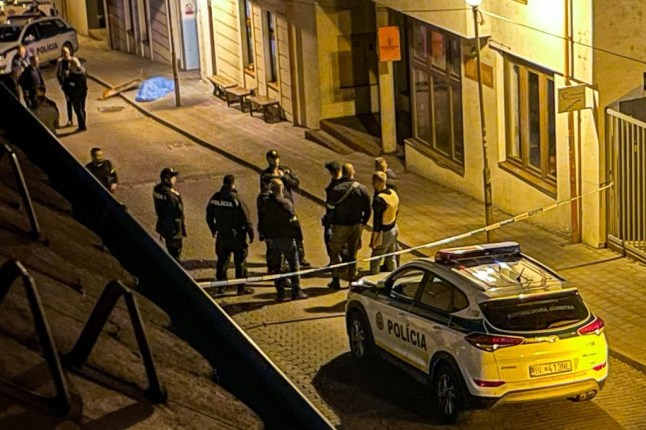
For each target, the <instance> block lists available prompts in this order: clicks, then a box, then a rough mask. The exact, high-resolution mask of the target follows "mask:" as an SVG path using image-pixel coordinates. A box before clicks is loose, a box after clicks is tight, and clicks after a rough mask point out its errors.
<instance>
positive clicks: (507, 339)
mask: <svg viewBox="0 0 646 430" xmlns="http://www.w3.org/2000/svg"><path fill="white" fill-rule="evenodd" d="M464 340H466V341H467V342H469V343H470V344H471V345H473V346H475V347H476V348H480V349H482V350H484V351H488V352H493V351H495V350H497V349H500V348H506V347H508V346H514V345H520V344H521V343H523V342H525V339H524V338H522V337H512V336H496V335H490V334H484V333H471V334H470V335H468V336H467V337H465V338H464Z"/></svg>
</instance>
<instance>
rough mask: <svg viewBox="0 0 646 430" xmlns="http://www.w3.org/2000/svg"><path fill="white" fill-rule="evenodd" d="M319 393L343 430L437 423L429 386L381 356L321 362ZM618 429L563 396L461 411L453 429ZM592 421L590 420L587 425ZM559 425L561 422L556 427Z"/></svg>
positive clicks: (590, 405) (593, 408)
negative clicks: (336, 415) (370, 358)
mask: <svg viewBox="0 0 646 430" xmlns="http://www.w3.org/2000/svg"><path fill="white" fill-rule="evenodd" d="M313 384H314V387H315V388H316V390H317V392H318V394H319V395H320V396H321V398H322V399H323V400H324V401H325V402H326V403H327V404H328V405H329V406H330V407H331V408H332V409H333V410H334V411H335V412H336V413H337V414H338V415H339V417H340V418H341V423H342V424H341V426H342V428H343V429H344V430H354V429H364V428H388V429H404V428H416V429H424V428H429V429H430V428H436V427H437V426H439V425H440V422H439V420H438V419H437V417H436V416H435V415H434V412H433V410H432V397H431V393H430V390H429V388H428V387H427V386H426V385H424V384H421V383H419V382H417V381H416V380H414V379H413V378H412V377H410V376H409V375H408V374H406V373H405V372H404V371H402V370H401V369H399V368H398V367H396V366H394V365H392V364H390V363H388V362H386V361H384V360H382V359H373V360H369V361H366V362H359V361H358V360H357V359H355V358H354V357H353V356H352V355H351V354H350V353H349V352H348V353H345V354H343V355H340V356H338V357H336V358H335V359H334V360H332V361H330V362H329V363H328V364H326V365H324V366H322V367H321V368H320V369H319V371H318V372H317V374H316V375H315V376H314V379H313ZM521 423H522V428H527V429H544V428H556V427H557V426H558V425H557V424H555V423H568V428H571V429H589V428H591V427H590V426H591V425H592V427H594V428H598V429H620V428H623V427H622V426H621V424H620V423H619V422H617V421H616V420H615V419H614V418H613V417H612V416H611V415H609V413H608V412H607V411H606V410H604V409H602V408H601V407H600V406H597V405H596V404H595V403H594V402H582V403H574V402H571V401H568V400H565V399H556V400H545V401H537V402H529V403H523V404H501V405H498V406H496V407H494V408H493V409H489V410H477V411H469V412H466V413H463V414H462V415H461V416H460V418H459V420H458V423H457V424H456V425H454V426H451V427H444V426H442V427H441V428H452V429H480V428H482V429H484V428H486V429H496V430H497V429H509V430H512V429H517V428H521V426H519V424H521ZM591 423H593V424H591ZM558 427H559V428H561V427H562V426H558Z"/></svg>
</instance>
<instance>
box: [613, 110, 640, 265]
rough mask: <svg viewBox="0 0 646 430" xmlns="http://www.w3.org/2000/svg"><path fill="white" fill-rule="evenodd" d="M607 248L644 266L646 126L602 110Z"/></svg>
mask: <svg viewBox="0 0 646 430" xmlns="http://www.w3.org/2000/svg"><path fill="white" fill-rule="evenodd" d="M606 127H607V136H608V138H607V142H608V180H609V182H614V187H612V188H611V189H610V192H609V201H608V245H609V246H610V247H611V248H613V249H615V250H618V251H620V252H625V253H626V254H627V255H629V256H630V257H632V258H636V259H639V260H642V261H645V262H646V122H642V121H639V120H638V119H635V118H633V117H631V116H628V115H626V114H623V113H621V112H618V111H615V110H613V109H607V110H606Z"/></svg>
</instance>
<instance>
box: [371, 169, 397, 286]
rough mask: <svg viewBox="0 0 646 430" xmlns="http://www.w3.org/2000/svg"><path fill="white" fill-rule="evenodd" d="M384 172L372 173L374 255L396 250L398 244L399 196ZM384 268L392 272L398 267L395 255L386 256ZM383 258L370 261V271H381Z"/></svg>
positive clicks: (372, 239)
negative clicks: (389, 186)
mask: <svg viewBox="0 0 646 430" xmlns="http://www.w3.org/2000/svg"><path fill="white" fill-rule="evenodd" d="M386 183H387V177H386V174H385V173H384V172H375V173H373V174H372V186H373V187H374V189H375V197H374V198H373V199H372V219H373V221H372V223H373V231H372V235H371V237H370V249H372V257H378V256H380V255H384V254H390V253H392V252H395V250H396V246H397V212H399V196H397V192H395V190H393V189H392V188H388V187H387V185H386ZM384 259H385V262H384V268H385V269H386V271H388V272H392V271H393V270H395V269H396V268H397V261H396V259H395V256H393V255H391V256H387V257H384ZM380 265H381V259H375V260H371V261H370V273H371V274H377V273H379V266H380Z"/></svg>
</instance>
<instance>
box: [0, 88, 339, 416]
mask: <svg viewBox="0 0 646 430" xmlns="http://www.w3.org/2000/svg"><path fill="white" fill-rule="evenodd" d="M0 103H2V106H3V111H4V112H3V114H2V115H0V127H2V128H3V129H4V130H5V131H7V134H8V136H9V138H10V139H11V140H12V141H13V143H14V145H16V146H19V147H20V148H21V149H22V150H23V151H24V152H25V153H26V154H27V156H28V157H29V159H30V160H31V161H32V162H33V163H34V164H36V165H37V166H38V167H40V169H42V170H43V171H44V172H45V173H46V174H47V175H48V177H49V179H50V181H51V183H52V186H53V187H54V188H55V189H56V190H57V191H58V192H60V193H61V194H62V195H63V196H64V197H65V198H66V199H67V200H68V201H69V202H70V203H71V204H72V207H73V213H74V215H75V217H77V218H78V219H79V220H80V221H81V222H83V223H84V224H85V225H86V226H87V227H88V228H90V229H91V230H93V231H94V232H95V233H96V234H97V235H98V236H99V237H100V238H101V240H102V241H103V243H104V244H105V245H106V246H107V248H108V249H109V250H110V252H111V253H112V254H113V255H114V256H115V257H116V258H117V259H118V260H119V262H120V263H121V264H122V265H123V267H124V268H125V269H126V270H128V271H129V272H130V273H131V274H132V275H134V276H136V277H137V278H139V282H140V286H141V287H140V288H139V289H138V292H140V293H141V294H143V295H145V296H146V297H148V298H149V299H150V300H151V301H153V302H154V303H155V304H157V305H158V306H159V307H160V308H161V309H163V310H164V311H165V312H166V313H167V314H168V315H169V316H170V318H171V320H172V321H173V327H174V329H175V331H176V332H177V333H178V334H179V335H180V336H182V337H183V338H184V339H186V340H187V341H188V342H189V343H190V344H191V345H192V346H193V347H194V348H195V349H196V350H197V351H198V352H200V353H201V354H202V355H203V356H204V357H205V358H206V359H207V360H208V361H209V362H210V363H211V365H212V366H213V367H214V368H215V369H216V371H217V375H218V378H219V383H220V385H222V386H223V387H224V388H226V389H227V390H228V391H230V392H231V393H232V394H234V395H236V396H237V397H238V398H239V399H240V400H242V401H243V402H244V403H246V404H247V405H248V406H249V407H251V408H252V409H253V410H254V411H255V412H256V413H257V414H258V416H259V417H260V418H261V419H262V420H263V421H264V424H265V427H266V428H268V429H283V428H285V426H286V425H287V426H288V427H292V428H301V429H330V428H334V427H333V426H332V424H331V423H330V422H329V421H328V420H327V419H326V418H325V417H324V416H323V415H322V414H321V412H320V411H319V410H318V409H316V407H314V405H313V404H312V403H311V402H310V401H309V400H308V399H307V398H306V397H305V396H304V395H303V394H302V393H301V392H300V391H299V390H298V388H296V386H295V385H294V384H293V383H292V382H291V381H290V380H289V379H288V378H287V377H286V376H285V375H284V374H283V372H282V371H281V370H280V369H278V367H277V366H276V365H275V364H274V363H273V362H272V361H271V360H270V359H269V357H267V355H266V354H264V353H263V352H262V351H261V350H260V348H258V346H257V345H256V344H255V343H254V342H253V340H252V339H251V338H250V337H249V336H247V334H246V333H245V332H244V331H243V330H242V329H241V328H240V327H239V326H238V325H237V324H236V323H235V322H234V321H233V319H232V318H231V317H229V315H227V314H226V312H224V310H223V309H222V308H221V307H220V306H219V305H218V304H217V303H216V302H215V301H214V300H213V299H212V298H211V297H210V296H209V295H208V294H207V293H206V292H204V291H203V290H202V289H201V288H200V287H199V286H198V285H197V284H196V283H195V281H194V280H193V279H192V278H191V277H190V276H189V274H188V273H186V272H185V271H184V269H183V268H182V267H181V266H180V265H179V264H178V263H177V262H175V261H174V260H173V259H172V258H171V257H170V255H169V254H168V253H167V252H166V251H165V250H164V249H162V247H161V246H160V245H159V244H158V243H157V242H156V241H155V240H154V239H153V238H152V237H151V236H150V235H149V234H148V233H147V232H146V230H145V229H144V228H143V227H142V226H141V225H140V224H139V223H138V222H137V221H136V220H135V219H134V218H133V217H132V216H131V215H130V214H129V213H128V212H127V210H126V208H125V207H124V206H123V205H121V204H120V203H119V202H117V201H116V200H115V199H114V197H113V196H112V195H111V194H110V193H109V192H108V191H107V190H106V189H105V188H104V187H103V186H102V185H101V184H100V183H99V182H98V181H97V180H96V178H94V176H92V175H91V174H90V173H89V172H88V171H87V170H86V169H85V168H84V167H83V166H82V165H81V164H79V162H78V161H77V160H76V159H75V158H74V156H73V155H72V154H70V153H69V152H68V151H67V149H65V147H64V146H63V145H61V143H60V142H59V141H58V139H57V138H56V136H54V135H53V134H52V132H51V131H49V130H48V129H47V128H45V127H44V126H43V125H42V124H41V123H40V122H39V121H38V119H37V118H36V117H35V116H34V115H32V113H31V112H30V111H28V110H27V109H26V108H25V107H24V106H22V105H21V103H20V102H19V101H18V100H17V99H16V98H15V97H14V96H13V94H11V93H10V92H9V91H8V90H7V88H6V87H5V86H4V85H0Z"/></svg>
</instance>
